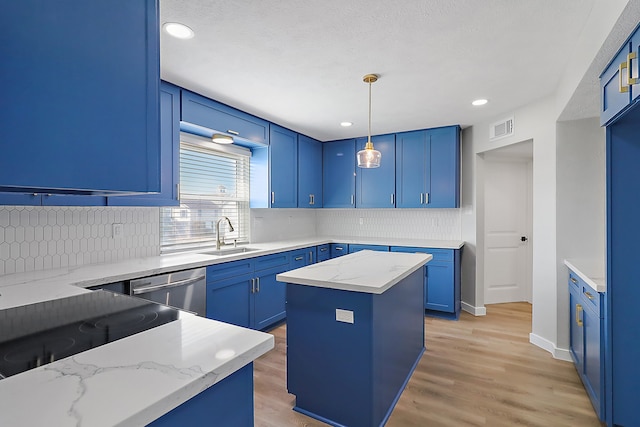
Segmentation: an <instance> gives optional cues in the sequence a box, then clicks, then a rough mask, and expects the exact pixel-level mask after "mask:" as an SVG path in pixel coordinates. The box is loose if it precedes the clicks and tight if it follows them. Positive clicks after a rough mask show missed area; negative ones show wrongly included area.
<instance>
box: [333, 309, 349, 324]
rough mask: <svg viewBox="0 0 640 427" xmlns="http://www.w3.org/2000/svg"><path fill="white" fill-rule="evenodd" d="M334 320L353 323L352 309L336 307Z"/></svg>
mask: <svg viewBox="0 0 640 427" xmlns="http://www.w3.org/2000/svg"><path fill="white" fill-rule="evenodd" d="M336 322H343V323H353V311H351V310H343V309H341V308H336Z"/></svg>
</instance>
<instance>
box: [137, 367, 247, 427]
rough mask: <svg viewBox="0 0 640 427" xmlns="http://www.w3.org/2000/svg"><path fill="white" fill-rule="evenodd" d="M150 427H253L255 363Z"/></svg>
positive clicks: (168, 413) (210, 388)
mask: <svg viewBox="0 0 640 427" xmlns="http://www.w3.org/2000/svg"><path fill="white" fill-rule="evenodd" d="M148 425H149V426H152V427H174V426H186V425H191V426H234V427H253V363H250V364H248V365H247V366H245V367H244V368H242V369H240V370H238V371H236V372H234V373H233V374H231V375H229V376H228V377H227V378H225V379H223V380H222V381H220V382H219V383H217V384H214V385H212V386H211V387H209V388H208V389H206V390H204V391H202V392H201V393H200V394H198V395H196V396H194V397H192V398H191V399H189V400H187V401H186V402H184V403H183V404H182V405H180V406H178V407H176V408H174V409H173V410H171V411H170V412H167V413H166V414H165V415H163V416H162V417H160V418H158V419H157V420H155V421H153V422H151V423H150V424H148Z"/></svg>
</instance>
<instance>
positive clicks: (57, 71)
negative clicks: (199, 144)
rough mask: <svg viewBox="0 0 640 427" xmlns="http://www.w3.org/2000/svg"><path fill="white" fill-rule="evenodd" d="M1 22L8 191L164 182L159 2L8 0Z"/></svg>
mask: <svg viewBox="0 0 640 427" xmlns="http://www.w3.org/2000/svg"><path fill="white" fill-rule="evenodd" d="M0 25H1V26H2V35H0V57H1V58H2V67H0V79H1V80H2V82H3V85H4V87H3V93H2V105H3V108H2V115H1V116H0V128H2V132H3V135H2V138H3V141H6V143H4V144H3V146H2V167H0V191H21V192H24V191H29V192H38V193H40V192H41V193H73V194H96V193H97V194H109V193H113V192H157V191H159V190H160V167H159V164H160V144H159V132H160V113H159V110H160V109H159V107H158V105H159V104H158V98H159V84H160V49H159V36H160V32H159V16H158V2H157V1H154V0H145V1H128V0H109V1H107V0H101V1H89V2H87V1H82V0H75V1H66V2H62V3H61V2H43V1H34V0H24V1H12V2H5V4H3V10H2V17H0ZM9 142H10V143H9Z"/></svg>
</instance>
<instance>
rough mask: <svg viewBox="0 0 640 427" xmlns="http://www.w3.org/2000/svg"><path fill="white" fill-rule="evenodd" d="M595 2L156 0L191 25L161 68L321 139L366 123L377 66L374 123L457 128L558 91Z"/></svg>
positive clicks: (383, 127)
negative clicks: (369, 81) (368, 80)
mask: <svg viewBox="0 0 640 427" xmlns="http://www.w3.org/2000/svg"><path fill="white" fill-rule="evenodd" d="M594 1H595V0H535V1H533V0H483V1H478V0H429V1H427V0H396V1H388V0H322V1H307V0H304V1H302V0H244V1H239V0H190V1H185V0H160V16H161V24H162V23H165V22H181V23H184V24H186V25H188V26H190V27H191V28H192V29H193V30H194V31H195V37H194V38H192V39H189V40H178V39H174V38H172V37H170V36H168V35H167V34H166V33H164V32H163V33H162V36H161V71H162V77H163V79H165V80H168V81H170V82H173V83H175V84H177V85H180V86H183V87H185V88H187V89H191V90H194V91H196V92H198V93H201V94H203V95H205V96H209V97H211V98H214V99H216V100H218V101H221V102H224V103H226V104H229V105H232V106H234V107H237V108H239V109H241V110H244V111H247V112H250V113H253V114H255V115H257V116H260V117H263V118H265V119H268V120H271V121H273V122H276V123H278V124H281V125H283V126H285V127H289V128H291V129H293V130H295V131H297V132H301V133H304V134H306V135H309V136H311V137H314V138H317V139H319V140H323V141H326V140H332V139H341V138H349V137H354V136H362V135H366V133H367V103H368V87H367V85H366V84H365V83H363V82H362V76H364V75H365V74H367V73H376V74H379V75H380V79H379V80H378V82H377V83H374V84H373V87H372V98H373V100H372V104H373V107H372V110H373V111H372V116H373V117H372V133H374V134H381V133H388V132H396V131H402V130H411V129H420V128H429V127H436V126H445V125H451V124H460V125H462V126H463V127H466V126H469V125H471V124H474V123H479V122H482V121H486V120H490V119H493V118H495V117H497V116H500V115H501V114H507V113H509V112H510V111H512V110H513V109H514V108H517V107H519V106H521V105H525V104H528V103H530V102H531V101H534V100H536V99H539V98H542V97H545V96H548V95H550V94H552V93H553V92H555V90H556V87H557V85H558V83H559V81H560V77H561V75H562V73H563V71H564V69H565V66H566V65H567V61H568V60H569V55H568V53H569V52H571V49H572V48H573V47H574V46H575V45H576V42H577V40H578V38H579V37H580V34H581V32H582V31H583V29H584V25H585V22H586V21H587V18H588V16H589V13H590V12H591V9H592V7H593V4H594ZM476 98H487V99H489V104H487V105H486V106H483V107H472V106H471V101H472V100H474V99H476ZM596 113H597V111H596ZM594 115H595V114H594ZM345 120H347V121H351V122H353V123H354V125H353V126H352V127H351V128H342V127H340V126H339V123H340V122H341V121H345Z"/></svg>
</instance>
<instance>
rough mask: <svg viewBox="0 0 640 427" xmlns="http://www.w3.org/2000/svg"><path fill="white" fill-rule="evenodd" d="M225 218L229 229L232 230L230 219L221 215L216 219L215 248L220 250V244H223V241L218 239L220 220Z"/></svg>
mask: <svg viewBox="0 0 640 427" xmlns="http://www.w3.org/2000/svg"><path fill="white" fill-rule="evenodd" d="M225 219H226V220H227V224H229V231H233V225H231V220H230V219H229V218H228V217H226V216H223V217H222V218H220V219H219V220H218V221H216V250H220V246H222V245H224V242H222V241H220V221H224V220H225Z"/></svg>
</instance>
